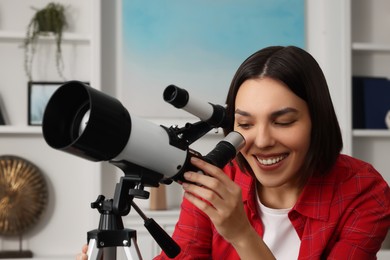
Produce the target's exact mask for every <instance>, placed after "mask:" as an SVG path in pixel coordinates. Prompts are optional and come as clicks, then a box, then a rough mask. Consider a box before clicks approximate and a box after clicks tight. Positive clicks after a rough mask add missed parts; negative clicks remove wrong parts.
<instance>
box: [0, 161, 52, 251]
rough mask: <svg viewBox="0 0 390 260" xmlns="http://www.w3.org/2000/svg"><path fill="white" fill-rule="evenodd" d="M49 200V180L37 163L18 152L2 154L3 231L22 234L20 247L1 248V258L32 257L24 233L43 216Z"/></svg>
mask: <svg viewBox="0 0 390 260" xmlns="http://www.w3.org/2000/svg"><path fill="white" fill-rule="evenodd" d="M47 201H48V189H47V184H46V181H45V179H44V177H43V175H42V174H41V172H40V171H39V169H38V168H37V166H35V165H34V164H32V163H31V162H29V161H27V160H26V159H23V158H21V157H18V156H14V155H3V156H0V235H2V236H19V250H18V251H0V258H20V257H32V255H33V254H32V252H31V251H29V250H23V249H22V235H23V234H24V233H25V232H26V231H28V230H29V229H31V228H32V227H33V226H34V225H35V224H36V223H37V221H38V220H39V219H40V217H41V216H42V213H43V212H44V209H45V208H46V205H47Z"/></svg>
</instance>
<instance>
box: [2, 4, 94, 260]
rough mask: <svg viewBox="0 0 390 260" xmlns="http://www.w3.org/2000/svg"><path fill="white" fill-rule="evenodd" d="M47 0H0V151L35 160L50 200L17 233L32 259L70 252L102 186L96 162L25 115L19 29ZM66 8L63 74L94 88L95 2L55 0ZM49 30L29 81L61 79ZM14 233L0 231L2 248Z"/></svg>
mask: <svg viewBox="0 0 390 260" xmlns="http://www.w3.org/2000/svg"><path fill="white" fill-rule="evenodd" d="M49 2H50V1H49V0H39V1H34V3H32V2H31V1H29V0H21V1H17V2H15V1H13V0H2V1H0V17H1V18H2V19H1V21H0V57H1V59H0V66H1V68H3V69H2V71H1V73H0V76H1V81H0V95H1V99H2V101H3V103H4V104H3V106H2V109H5V111H2V112H3V113H6V118H8V119H9V122H8V124H7V125H2V126H0V143H1V145H0V155H10V154H12V155H17V156H20V157H22V158H25V159H27V160H29V161H30V162H32V163H34V164H35V165H36V166H37V167H38V168H39V169H40V170H41V172H42V174H43V176H44V177H45V179H46V182H47V186H48V191H49V201H48V205H47V208H46V210H45V212H44V213H43V215H42V219H40V220H39V221H38V223H37V225H36V226H34V227H33V228H32V230H29V231H28V232H27V233H26V234H25V235H24V236H23V249H26V250H27V249H28V250H31V251H32V252H33V254H34V259H57V260H62V259H74V257H75V254H76V252H77V250H80V247H81V245H83V244H84V243H86V232H87V231H88V230H91V229H94V228H96V227H97V223H98V219H99V218H98V217H99V214H98V213H97V212H96V210H92V209H91V208H90V203H91V202H92V201H94V200H95V199H96V197H97V196H98V195H99V194H100V193H101V165H100V164H99V163H93V162H89V161H86V160H83V159H81V158H77V157H75V156H72V155H68V154H66V153H63V152H61V151H56V150H54V149H52V148H50V147H49V146H48V145H47V144H46V143H45V141H44V139H43V136H42V128H41V127H40V126H30V125H28V123H27V114H28V108H27V104H28V101H27V100H28V88H27V82H28V78H27V76H26V75H25V72H24V49H23V48H22V47H21V46H22V45H23V41H24V37H25V30H26V27H27V24H28V23H29V20H30V18H31V17H32V16H33V14H34V10H33V9H32V8H31V7H37V8H41V7H44V6H45V5H46V4H47V3H49ZM58 2H60V3H63V4H64V5H65V6H67V8H69V10H68V11H69V16H68V17H69V18H70V20H69V27H68V29H67V31H66V32H65V33H64V35H63V42H62V54H63V60H64V64H65V71H64V74H65V76H66V77H67V78H69V79H79V80H82V81H89V82H91V85H93V86H94V87H95V88H100V66H101V61H100V13H101V10H100V4H101V2H100V1H99V0H98V1H96V0H87V1H77V0H59V1H58ZM53 43H54V37H51V36H47V37H41V38H40V39H39V46H38V49H37V53H36V54H35V56H34V65H33V80H34V81H61V80H60V79H59V77H58V74H57V71H56V68H55V61H54V55H55V48H54V47H53V46H55V45H54V44H53ZM18 249H19V238H18V237H3V236H0V250H18Z"/></svg>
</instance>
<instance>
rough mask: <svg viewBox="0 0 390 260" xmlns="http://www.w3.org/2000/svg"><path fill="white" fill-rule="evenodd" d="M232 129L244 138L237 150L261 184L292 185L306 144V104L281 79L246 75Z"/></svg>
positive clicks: (308, 136)
mask: <svg viewBox="0 0 390 260" xmlns="http://www.w3.org/2000/svg"><path fill="white" fill-rule="evenodd" d="M235 107H236V111H235V120H234V130H235V131H238V132H240V133H241V134H242V135H243V136H244V137H245V140H246V145H245V147H244V148H243V149H242V150H241V153H242V154H243V156H244V157H245V159H246V160H247V161H248V163H249V165H250V166H251V168H252V170H253V172H254V174H255V176H256V178H257V180H258V181H259V182H260V183H261V185H262V186H263V187H269V188H277V187H286V185H287V186H291V185H293V186H296V185H297V180H298V178H299V174H300V173H299V169H300V168H301V166H302V164H303V162H304V160H305V158H306V154H307V151H308V149H309V145H310V131H311V120H310V115H309V111H308V107H307V104H306V102H305V101H304V100H302V99H301V98H299V97H298V96H296V95H295V94H294V93H293V92H292V91H291V90H290V89H289V88H288V87H287V86H286V85H284V84H283V83H282V82H280V81H277V80H274V79H271V78H261V79H249V80H247V81H245V82H244V83H243V84H242V85H241V87H240V89H239V90H238V93H237V96H236V101H235Z"/></svg>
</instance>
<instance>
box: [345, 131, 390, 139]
mask: <svg viewBox="0 0 390 260" xmlns="http://www.w3.org/2000/svg"><path fill="white" fill-rule="evenodd" d="M352 135H353V136H354V137H389V138H390V130H386V129H383V130H373V129H359V130H353V131H352Z"/></svg>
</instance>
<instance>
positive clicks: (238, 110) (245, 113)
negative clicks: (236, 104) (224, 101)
mask: <svg viewBox="0 0 390 260" xmlns="http://www.w3.org/2000/svg"><path fill="white" fill-rule="evenodd" d="M235 114H238V115H241V116H251V114H250V113H249V112H246V111H243V110H240V109H238V108H237V109H236V111H235Z"/></svg>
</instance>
